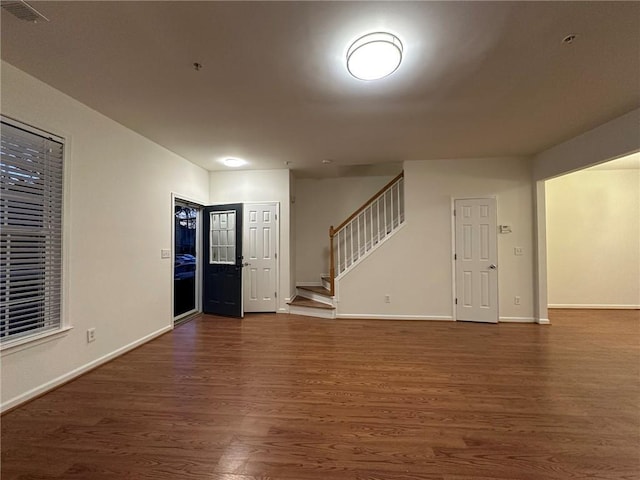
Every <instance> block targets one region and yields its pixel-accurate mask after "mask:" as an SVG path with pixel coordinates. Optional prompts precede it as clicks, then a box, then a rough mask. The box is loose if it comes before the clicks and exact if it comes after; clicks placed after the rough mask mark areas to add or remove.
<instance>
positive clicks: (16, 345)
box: [0, 326, 73, 357]
mask: <svg viewBox="0 0 640 480" xmlns="http://www.w3.org/2000/svg"><path fill="white" fill-rule="evenodd" d="M72 328H73V327H70V326H68V327H62V328H60V329H58V330H51V331H49V332H42V333H39V334H37V335H33V336H29V337H24V338H17V339H15V340H10V341H8V342H6V343H3V344H2V345H0V352H2V356H3V357H4V356H5V355H11V354H12V353H16V352H20V351H22V350H25V349H27V348H31V347H35V346H38V345H42V344H43V343H47V342H50V341H51V340H55V339H57V338H60V337H63V336H65V335H66V334H67V333H68V332H69V331H70V330H71V329H72Z"/></svg>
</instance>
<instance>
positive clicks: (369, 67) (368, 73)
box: [347, 32, 404, 80]
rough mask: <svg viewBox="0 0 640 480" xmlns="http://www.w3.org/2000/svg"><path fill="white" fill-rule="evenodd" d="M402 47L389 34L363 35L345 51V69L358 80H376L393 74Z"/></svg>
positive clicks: (398, 64) (397, 40) (400, 57)
mask: <svg viewBox="0 0 640 480" xmlns="http://www.w3.org/2000/svg"><path fill="white" fill-rule="evenodd" d="M403 51H404V47H403V46H402V42H401V41H400V39H399V38H398V37H396V36H395V35H393V34H391V33H386V32H375V33H369V34H367V35H363V36H362V37H360V38H358V39H357V40H356V41H355V42H353V43H352V44H351V46H350V47H349V50H348V51H347V69H348V70H349V73H350V74H351V75H353V76H354V77H356V78H357V79H359V80H378V79H380V78H384V77H386V76H388V75H391V74H392V73H393V72H395V71H396V70H397V69H398V67H399V66H400V62H402V52H403Z"/></svg>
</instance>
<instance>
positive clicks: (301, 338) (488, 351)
mask: <svg viewBox="0 0 640 480" xmlns="http://www.w3.org/2000/svg"><path fill="white" fill-rule="evenodd" d="M552 322H553V325H551V326H538V325H521V324H520V325H517V324H500V325H483V324H469V323H453V322H451V323H448V322H419V321H416V322H406V321H405V322H392V321H351V320H321V319H317V318H305V317H296V316H289V315H277V316H276V315H250V316H248V317H247V318H246V319H245V320H243V321H238V320H233V319H225V318H218V317H212V316H205V317H203V318H201V319H197V320H194V321H192V322H189V323H187V324H184V325H182V326H180V327H178V328H176V330H174V331H173V332H171V333H169V334H166V335H164V336H162V337H160V338H158V339H156V340H154V341H152V342H150V343H148V344H146V345H144V346H143V347H141V348H139V349H137V350H134V351H132V352H130V353H128V354H126V355H124V356H122V357H120V358H118V359H116V360H114V361H112V362H110V363H109V364H107V365H104V366H102V367H101V368H98V369H96V370H94V371H92V372H90V373H89V374H87V375H85V376H83V377H81V378H79V379H77V380H75V381H73V382H71V383H69V384H67V385H65V386H63V387H61V388H59V389H58V390H55V391H53V392H51V393H49V394H47V395H45V396H43V397H41V398H39V399H37V400H35V401H33V402H31V403H29V404H27V405H25V406H23V407H21V408H18V409H16V410H14V411H12V412H10V413H8V414H6V415H5V416H3V417H2V479H3V480H12V479H21V480H27V479H31V480H36V479H38V480H45V479H49V480H51V479H65V480H77V479H87V480H101V479H202V480H204V479H207V480H211V479H213V480H252V479H253V480H257V479H261V480H267V479H284V480H319V479H322V480H332V479H335V480H342V479H370V480H409V479H414V480H417V479H431V480H472V479H473V480H488V479H502V480H504V479H519V480H533V479H536V480H537V479H550V480H555V479H557V480H560V479H562V480H566V479H573V478H590V479H638V478H640V406H639V405H640V404H639V401H640V312H638V311H590V312H588V311H553V312H552Z"/></svg>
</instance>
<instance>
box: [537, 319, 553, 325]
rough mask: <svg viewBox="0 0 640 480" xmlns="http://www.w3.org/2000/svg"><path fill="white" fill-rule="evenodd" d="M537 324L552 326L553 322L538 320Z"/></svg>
mask: <svg viewBox="0 0 640 480" xmlns="http://www.w3.org/2000/svg"><path fill="white" fill-rule="evenodd" d="M536 323H537V324H538V325H551V322H550V321H549V319H548V318H538V319H536Z"/></svg>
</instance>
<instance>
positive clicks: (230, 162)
mask: <svg viewBox="0 0 640 480" xmlns="http://www.w3.org/2000/svg"><path fill="white" fill-rule="evenodd" d="M222 163H224V164H225V165H226V166H227V167H234V168H235V167H241V166H243V165H246V164H247V161H246V160H242V159H241V158H234V157H227V158H225V159H223V160H222Z"/></svg>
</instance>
